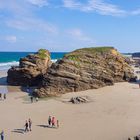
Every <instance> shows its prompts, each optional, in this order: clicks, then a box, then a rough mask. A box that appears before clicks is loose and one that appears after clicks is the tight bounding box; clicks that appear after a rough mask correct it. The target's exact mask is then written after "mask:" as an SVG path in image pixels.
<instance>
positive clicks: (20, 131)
mask: <svg viewBox="0 0 140 140" xmlns="http://www.w3.org/2000/svg"><path fill="white" fill-rule="evenodd" d="M12 132H14V133H20V134H24V132H25V130H24V129H14V130H13V131H12Z"/></svg>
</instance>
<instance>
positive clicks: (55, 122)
mask: <svg viewBox="0 0 140 140" xmlns="http://www.w3.org/2000/svg"><path fill="white" fill-rule="evenodd" d="M48 126H49V127H57V128H59V120H56V118H55V117H51V116H49V118H48Z"/></svg>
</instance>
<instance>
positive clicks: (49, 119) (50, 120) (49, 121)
mask: <svg viewBox="0 0 140 140" xmlns="http://www.w3.org/2000/svg"><path fill="white" fill-rule="evenodd" d="M51 122H52V119H51V116H49V118H48V125H49V126H51Z"/></svg>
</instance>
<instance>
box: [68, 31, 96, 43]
mask: <svg viewBox="0 0 140 140" xmlns="http://www.w3.org/2000/svg"><path fill="white" fill-rule="evenodd" d="M67 33H68V34H69V35H70V36H71V37H72V38H74V39H75V40H79V41H84V42H95V41H94V40H93V39H92V38H90V37H88V36H86V35H85V34H84V33H83V31H82V30H80V29H72V30H69V31H67Z"/></svg>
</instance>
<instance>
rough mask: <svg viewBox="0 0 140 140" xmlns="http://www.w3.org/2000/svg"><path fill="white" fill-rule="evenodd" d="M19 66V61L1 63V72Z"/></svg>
mask: <svg viewBox="0 0 140 140" xmlns="http://www.w3.org/2000/svg"><path fill="white" fill-rule="evenodd" d="M18 65H19V62H17V61H12V62H5V63H0V70H8V69H9V68H10V67H11V66H18Z"/></svg>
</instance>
